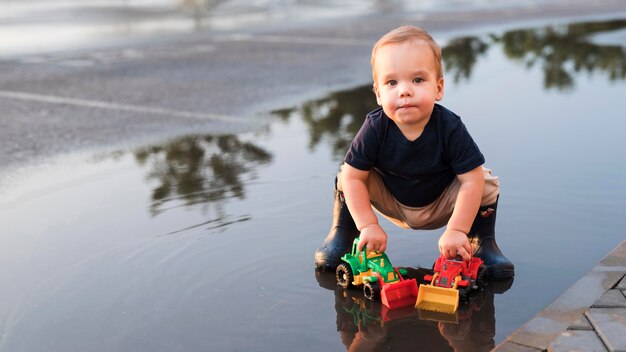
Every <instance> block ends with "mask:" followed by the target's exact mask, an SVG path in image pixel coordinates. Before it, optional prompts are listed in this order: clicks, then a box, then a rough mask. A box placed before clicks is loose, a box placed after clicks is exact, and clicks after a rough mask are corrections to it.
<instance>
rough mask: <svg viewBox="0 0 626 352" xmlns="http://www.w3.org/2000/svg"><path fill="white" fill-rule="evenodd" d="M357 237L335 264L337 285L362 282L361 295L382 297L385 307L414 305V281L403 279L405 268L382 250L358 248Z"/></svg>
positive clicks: (344, 285) (415, 285)
mask: <svg viewBox="0 0 626 352" xmlns="http://www.w3.org/2000/svg"><path fill="white" fill-rule="evenodd" d="M358 243H359V238H356V239H355V240H354V242H353V243H352V252H351V253H347V254H345V255H344V256H343V257H341V260H342V261H344V263H341V264H339V265H338V266H337V271H336V277H337V284H339V286H341V287H343V288H349V287H351V286H361V285H363V295H364V296H365V297H366V298H367V299H370V300H372V301H374V300H377V299H378V298H380V299H381V301H382V302H383V304H385V305H386V306H387V307H389V308H391V309H393V308H400V307H406V306H409V305H413V304H415V301H416V299H417V293H418V292H417V282H416V281H415V279H410V280H405V279H404V278H403V276H402V275H406V270H404V269H397V268H394V267H393V266H392V265H391V261H389V258H387V255H386V254H385V253H383V252H378V251H369V252H367V251H366V250H365V248H363V250H362V251H358V250H357V245H358Z"/></svg>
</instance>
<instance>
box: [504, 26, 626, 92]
mask: <svg viewBox="0 0 626 352" xmlns="http://www.w3.org/2000/svg"><path fill="white" fill-rule="evenodd" d="M624 27H626V20H615V21H608V22H589V23H577V24H571V25H568V26H564V27H548V28H545V29H542V30H521V31H510V32H507V33H505V34H504V35H502V36H501V37H500V38H497V39H496V40H497V41H499V42H501V43H502V46H503V50H504V53H505V54H506V55H507V57H509V58H511V59H514V60H518V61H521V62H524V63H525V64H526V66H528V67H532V66H534V65H535V64H537V63H540V64H541V65H542V66H543V72H544V87H545V88H548V89H550V88H557V89H568V88H571V87H573V86H574V76H575V73H579V72H581V71H587V72H589V73H593V72H594V71H600V72H604V73H606V74H607V75H608V77H609V79H610V80H611V81H614V80H618V79H624V78H626V51H625V50H624V48H623V47H621V46H609V45H602V44H595V43H592V42H590V41H589V40H588V36H590V35H592V34H597V33H602V32H609V31H614V30H618V29H621V28H624Z"/></svg>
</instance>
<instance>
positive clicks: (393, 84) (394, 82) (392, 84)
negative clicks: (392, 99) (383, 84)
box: [387, 79, 398, 87]
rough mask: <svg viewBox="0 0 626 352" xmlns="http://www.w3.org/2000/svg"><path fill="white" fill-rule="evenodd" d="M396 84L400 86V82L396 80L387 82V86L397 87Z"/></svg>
mask: <svg viewBox="0 0 626 352" xmlns="http://www.w3.org/2000/svg"><path fill="white" fill-rule="evenodd" d="M396 84H398V81H396V80H395V79H392V80H389V81H387V85H390V86H392V87H393V86H395V85H396Z"/></svg>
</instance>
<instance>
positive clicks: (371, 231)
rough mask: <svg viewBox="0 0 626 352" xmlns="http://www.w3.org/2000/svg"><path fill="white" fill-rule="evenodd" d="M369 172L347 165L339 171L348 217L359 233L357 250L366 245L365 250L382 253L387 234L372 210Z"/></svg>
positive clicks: (385, 246) (385, 245)
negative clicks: (350, 217)
mask: <svg viewBox="0 0 626 352" xmlns="http://www.w3.org/2000/svg"><path fill="white" fill-rule="evenodd" d="M368 177H369V171H363V170H359V169H357V168H354V167H352V166H350V165H348V164H344V165H343V167H342V169H341V185H342V188H343V194H344V195H345V197H346V203H347V204H348V209H349V210H350V215H352V219H354V223H355V224H356V228H357V229H359V231H361V235H360V237H361V238H360V241H359V245H358V250H362V249H363V247H364V246H365V245H367V250H369V251H373V250H377V251H380V252H384V251H385V249H386V248H387V234H386V233H385V231H384V230H383V228H382V227H380V225H378V218H377V217H376V214H374V211H373V210H372V205H371V203H370V196H369V192H368V191H367V178H368Z"/></svg>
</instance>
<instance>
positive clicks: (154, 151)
mask: <svg viewBox="0 0 626 352" xmlns="http://www.w3.org/2000/svg"><path fill="white" fill-rule="evenodd" d="M134 154H135V159H136V160H137V161H138V162H139V164H141V165H142V166H149V168H150V171H149V172H148V174H147V179H148V180H151V181H155V182H156V186H155V187H154V189H153V191H152V203H151V205H150V211H151V213H152V214H153V215H157V214H159V213H160V212H162V211H164V210H165V207H166V204H180V203H182V204H183V205H184V206H190V205H194V204H203V205H205V206H206V205H209V204H217V205H218V206H217V208H218V212H219V204H220V201H221V200H223V199H225V198H233V197H234V198H244V196H245V189H244V183H245V182H244V180H243V178H244V177H245V176H247V177H248V178H254V174H255V169H256V168H257V167H258V166H259V165H263V164H268V163H269V162H270V161H271V160H272V155H271V154H270V153H269V152H268V151H266V150H264V149H262V148H260V147H258V146H256V145H254V144H252V143H250V142H243V141H241V140H239V137H238V136H236V135H221V136H211V135H208V136H187V137H183V138H179V139H176V140H174V141H172V142H170V143H168V144H164V145H155V146H150V147H146V148H141V149H139V150H136V151H135V152H134ZM222 215H223V214H222ZM223 218H225V216H220V219H223Z"/></svg>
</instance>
